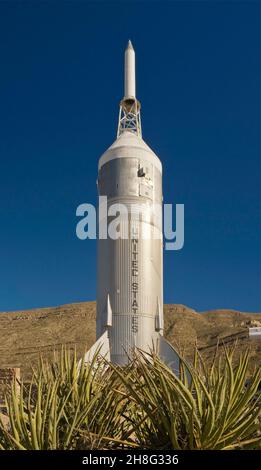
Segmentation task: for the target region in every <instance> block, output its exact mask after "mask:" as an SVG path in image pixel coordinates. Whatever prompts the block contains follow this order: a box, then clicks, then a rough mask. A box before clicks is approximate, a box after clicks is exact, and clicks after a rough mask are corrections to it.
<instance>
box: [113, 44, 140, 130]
mask: <svg viewBox="0 0 261 470" xmlns="http://www.w3.org/2000/svg"><path fill="white" fill-rule="evenodd" d="M140 108H141V106H140V102H139V101H138V100H137V98H136V79H135V52H134V49H133V46H132V43H131V41H130V40H129V42H128V45H127V48H126V49H125V65H124V98H123V99H122V100H121V102H120V111H119V123H118V131H117V137H119V136H120V135H121V134H122V133H123V132H124V131H130V132H133V133H134V134H136V135H138V136H139V137H141V135H142V134H141V116H140Z"/></svg>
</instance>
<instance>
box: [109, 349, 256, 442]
mask: <svg viewBox="0 0 261 470" xmlns="http://www.w3.org/2000/svg"><path fill="white" fill-rule="evenodd" d="M248 365H249V353H248V352H245V353H244V354H243V355H242V356H241V357H240V360H239V363H238V364H237V365H236V366H234V365H233V350H232V351H230V352H229V351H227V350H225V357H224V358H219V359H218V360H217V359H214V361H213V363H212V365H211V367H210V368H206V367H205V366H204V362H203V361H202V360H201V358H200V356H199V354H198V352H197V351H196V353H195V359H194V365H193V367H192V366H189V365H188V364H187V363H186V362H185V361H184V360H182V359H181V367H180V377H177V376H176V375H174V374H173V373H172V371H171V370H170V369H169V368H168V367H167V366H166V365H165V364H164V363H163V362H162V361H161V360H160V359H159V358H158V357H157V356H155V355H153V356H151V357H148V355H147V354H146V355H145V354H141V355H139V356H137V357H136V360H135V366H134V365H133V364H132V366H131V367H128V368H127V369H125V370H123V369H122V370H120V369H115V371H116V372H117V374H118V375H119V377H120V379H121V381H122V382H123V383H124V385H125V388H126V390H127V392H126V396H127V397H128V399H129V400H131V401H133V403H134V404H135V405H136V406H135V407H131V408H130V409H131V410H135V411H133V413H134V414H133V416H132V417H130V419H131V422H132V424H133V430H134V432H135V435H136V439H137V442H138V444H139V447H141V448H153V449H222V450H225V449H236V448H244V447H247V446H249V445H252V446H254V445H257V443H258V442H260V437H258V435H257V433H258V430H260V424H259V420H258V417H259V416H260V396H259V397H258V396H256V393H257V389H258V385H259V383H260V379H261V375H260V370H257V371H256V372H255V373H254V375H253V376H252V379H251V380H250V381H249V382H248V384H247V385H246V378H247V370H248Z"/></svg>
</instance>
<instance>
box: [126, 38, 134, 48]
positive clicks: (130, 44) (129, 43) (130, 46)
mask: <svg viewBox="0 0 261 470" xmlns="http://www.w3.org/2000/svg"><path fill="white" fill-rule="evenodd" d="M127 49H133V45H132V43H131V40H130V39H129V40H128V45H127Z"/></svg>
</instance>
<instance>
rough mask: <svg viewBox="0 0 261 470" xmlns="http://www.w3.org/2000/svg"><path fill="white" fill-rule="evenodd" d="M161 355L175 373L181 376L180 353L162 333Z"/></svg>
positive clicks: (160, 337) (160, 342) (160, 341)
mask: <svg viewBox="0 0 261 470" xmlns="http://www.w3.org/2000/svg"><path fill="white" fill-rule="evenodd" d="M159 357H160V359H161V360H162V361H163V362H165V364H166V365H167V366H168V367H169V368H170V369H172V371H173V372H174V374H175V375H177V376H179V363H180V358H179V355H178V353H177V352H176V350H175V348H173V346H172V345H171V344H170V343H169V341H167V340H166V339H165V338H164V337H163V336H161V335H160V336H159Z"/></svg>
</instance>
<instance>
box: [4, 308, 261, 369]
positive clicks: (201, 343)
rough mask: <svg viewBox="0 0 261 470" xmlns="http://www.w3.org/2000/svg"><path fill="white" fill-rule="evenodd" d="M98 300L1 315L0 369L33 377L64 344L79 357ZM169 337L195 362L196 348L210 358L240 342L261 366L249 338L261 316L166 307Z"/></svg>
mask: <svg viewBox="0 0 261 470" xmlns="http://www.w3.org/2000/svg"><path fill="white" fill-rule="evenodd" d="M95 308H96V303H95V302H81V303H75V304H68V305H62V306H59V307H50V308H39V309H33V310H23V311H16V312H2V313H0V368H1V367H21V370H22V372H23V373H24V375H25V376H28V374H29V371H30V368H31V366H34V365H35V364H36V363H37V361H38V357H39V352H42V354H43V355H46V356H47V357H50V356H52V354H53V351H54V350H57V349H58V350H59V349H60V348H61V346H62V345H66V346H67V347H71V348H74V345H76V346H77V351H79V353H81V352H84V350H86V349H88V348H89V347H90V346H91V345H92V344H93V343H94V341H95V316H96V315H95ZM164 318H165V336H166V338H167V339H168V340H169V341H170V342H171V343H172V344H173V345H175V346H177V347H178V348H180V349H181V350H182V351H183V353H184V354H185V356H186V357H188V358H190V357H191V356H192V353H193V347H194V345H195V343H197V346H198V348H199V349H200V351H201V352H202V354H203V355H204V357H206V359H210V358H211V357H212V356H213V354H214V351H215V349H216V344H217V342H218V341H219V344H223V343H226V344H233V343H234V341H235V339H236V340H237V342H238V345H237V350H238V351H241V350H243V349H244V348H246V347H250V350H251V366H252V367H254V366H260V365H261V341H257V340H256V341H253V340H251V341H250V340H249V339H248V326H261V313H260V314H251V313H242V312H238V311H235V310H214V311H207V312H201V313H198V312H196V311H195V310H193V309H191V308H189V307H186V306H184V305H176V304H167V305H164Z"/></svg>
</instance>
